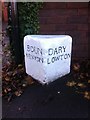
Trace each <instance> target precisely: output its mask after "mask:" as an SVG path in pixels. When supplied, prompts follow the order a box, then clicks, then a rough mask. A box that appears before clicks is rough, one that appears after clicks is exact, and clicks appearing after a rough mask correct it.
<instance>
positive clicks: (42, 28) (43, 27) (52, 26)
mask: <svg viewBox="0 0 90 120" xmlns="http://www.w3.org/2000/svg"><path fill="white" fill-rule="evenodd" d="M40 31H47V32H49V31H55V24H41V25H40Z"/></svg>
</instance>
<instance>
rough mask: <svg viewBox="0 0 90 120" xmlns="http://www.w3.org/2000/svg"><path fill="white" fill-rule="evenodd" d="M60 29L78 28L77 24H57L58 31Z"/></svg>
mask: <svg viewBox="0 0 90 120" xmlns="http://www.w3.org/2000/svg"><path fill="white" fill-rule="evenodd" d="M58 30H64V31H70V30H77V25H75V24H57V25H56V31H58Z"/></svg>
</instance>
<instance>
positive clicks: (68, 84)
mask: <svg viewBox="0 0 90 120" xmlns="http://www.w3.org/2000/svg"><path fill="white" fill-rule="evenodd" d="M76 84H77V83H76V82H75V81H71V82H67V84H66V85H67V86H70V87H73V86H75V85H76Z"/></svg>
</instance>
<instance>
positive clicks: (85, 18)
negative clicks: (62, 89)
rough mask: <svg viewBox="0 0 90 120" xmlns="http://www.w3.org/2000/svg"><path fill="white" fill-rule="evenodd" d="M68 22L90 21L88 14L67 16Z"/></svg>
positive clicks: (82, 22) (83, 22)
mask: <svg viewBox="0 0 90 120" xmlns="http://www.w3.org/2000/svg"><path fill="white" fill-rule="evenodd" d="M67 23H73V24H85V23H86V24H87V23H88V16H84V15H82V16H69V17H68V18H67Z"/></svg>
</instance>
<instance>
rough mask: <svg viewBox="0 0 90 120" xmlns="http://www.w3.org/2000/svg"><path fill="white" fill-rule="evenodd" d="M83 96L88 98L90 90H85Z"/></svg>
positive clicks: (89, 97)
mask: <svg viewBox="0 0 90 120" xmlns="http://www.w3.org/2000/svg"><path fill="white" fill-rule="evenodd" d="M84 97H85V98H86V99H88V100H90V92H88V91H85V92H84Z"/></svg>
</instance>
